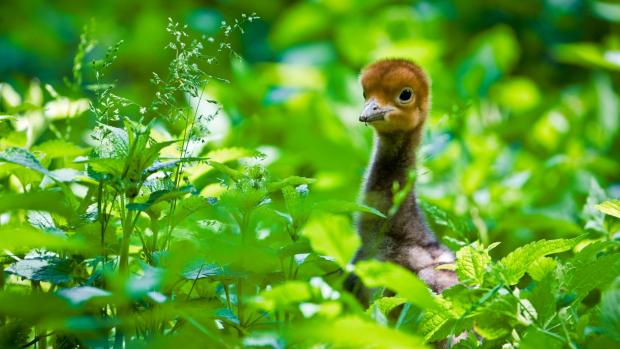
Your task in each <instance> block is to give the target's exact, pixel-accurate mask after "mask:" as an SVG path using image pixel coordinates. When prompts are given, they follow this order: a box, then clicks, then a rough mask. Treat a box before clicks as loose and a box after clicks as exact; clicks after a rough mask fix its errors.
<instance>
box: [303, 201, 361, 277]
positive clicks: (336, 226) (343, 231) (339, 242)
mask: <svg viewBox="0 0 620 349" xmlns="http://www.w3.org/2000/svg"><path fill="white" fill-rule="evenodd" d="M302 234H303V235H304V236H306V237H307V238H308V239H309V240H310V245H312V248H313V249H314V250H315V251H317V252H319V253H323V254H325V255H328V256H330V257H333V258H334V259H335V260H336V263H338V265H340V266H341V267H343V268H344V267H346V266H347V265H348V264H349V262H350V261H351V259H352V258H353V255H354V254H355V252H356V251H357V249H358V247H359V246H360V238H359V236H358V235H357V233H356V232H355V231H354V230H353V228H352V227H351V223H350V222H349V220H348V219H347V218H346V217H344V216H338V215H333V214H326V213H324V214H317V215H314V216H312V217H311V218H310V220H309V221H308V223H307V224H306V226H305V227H304V228H303V230H302Z"/></svg>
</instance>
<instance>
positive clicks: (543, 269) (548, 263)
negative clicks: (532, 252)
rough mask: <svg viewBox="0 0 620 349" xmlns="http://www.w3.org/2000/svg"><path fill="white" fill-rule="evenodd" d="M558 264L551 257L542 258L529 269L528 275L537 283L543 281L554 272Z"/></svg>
mask: <svg viewBox="0 0 620 349" xmlns="http://www.w3.org/2000/svg"><path fill="white" fill-rule="evenodd" d="M557 265H558V263H557V262H556V261H555V260H554V259H553V258H550V257H540V258H538V259H537V260H535V261H534V262H533V263H532V264H530V266H529V267H528V268H527V273H528V274H530V276H531V277H532V279H534V280H536V281H540V280H542V279H543V278H544V277H545V276H546V275H547V274H549V273H551V272H553V271H554V270H555V267H557Z"/></svg>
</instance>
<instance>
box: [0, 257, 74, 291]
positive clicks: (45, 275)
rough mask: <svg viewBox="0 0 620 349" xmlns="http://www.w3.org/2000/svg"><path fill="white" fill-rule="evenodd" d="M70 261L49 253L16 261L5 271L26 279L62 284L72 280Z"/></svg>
mask: <svg viewBox="0 0 620 349" xmlns="http://www.w3.org/2000/svg"><path fill="white" fill-rule="evenodd" d="M27 257H28V256H27ZM72 263H73V262H72V261H71V260H65V259H60V258H58V257H54V256H50V255H38V256H32V257H28V258H25V259H22V260H20V261H17V262H15V263H13V264H11V265H10V266H9V267H8V268H6V269H5V271H6V272H8V273H11V274H15V275H17V276H20V277H23V278H25V279H28V280H33V281H47V282H51V283H53V284H62V283H67V282H70V281H71V280H73V277H72V276H71V272H72V270H73V264H72Z"/></svg>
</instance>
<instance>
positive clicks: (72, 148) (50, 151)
mask: <svg viewBox="0 0 620 349" xmlns="http://www.w3.org/2000/svg"><path fill="white" fill-rule="evenodd" d="M30 149H31V150H32V151H33V152H41V153H43V154H44V155H45V158H50V159H54V158H61V157H67V158H75V157H76V156H80V155H84V154H86V152H87V151H88V149H86V148H82V147H80V146H77V145H75V144H74V143H71V142H68V141H65V140H62V139H54V140H50V141H47V142H44V143H41V144H39V145H35V146H33V147H32V148H30Z"/></svg>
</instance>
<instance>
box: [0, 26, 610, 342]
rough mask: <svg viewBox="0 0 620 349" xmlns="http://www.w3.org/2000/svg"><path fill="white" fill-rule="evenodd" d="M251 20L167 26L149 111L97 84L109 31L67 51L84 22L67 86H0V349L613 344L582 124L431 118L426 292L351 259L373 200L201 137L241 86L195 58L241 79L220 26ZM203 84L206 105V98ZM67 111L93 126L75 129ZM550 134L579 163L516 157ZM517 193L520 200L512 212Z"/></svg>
mask: <svg viewBox="0 0 620 349" xmlns="http://www.w3.org/2000/svg"><path fill="white" fill-rule="evenodd" d="M255 19H256V17H255V16H254V15H250V16H246V15H244V16H243V17H242V18H240V19H239V20H238V21H233V22H232V23H230V24H229V23H224V24H223V27H222V30H223V36H222V39H221V41H220V40H219V39H218V40H214V39H212V38H206V39H205V40H198V39H192V38H191V37H190V35H189V34H188V33H187V30H186V28H185V27H183V26H181V25H179V24H178V23H176V22H174V21H172V20H170V22H169V25H168V28H167V31H168V33H169V34H170V43H169V44H168V46H167V47H166V49H167V50H168V52H171V53H172V60H171V62H170V65H169V69H168V71H167V72H157V73H154V74H153V79H152V83H153V86H154V90H155V93H154V95H153V98H152V101H151V102H150V103H149V104H146V105H140V104H138V103H136V102H134V101H132V100H129V99H126V98H124V97H122V96H119V95H117V94H116V92H115V81H114V80H112V79H110V78H108V76H109V71H110V69H112V68H111V67H113V63H114V61H115V59H116V57H117V55H119V54H122V47H123V46H122V43H119V44H118V45H114V46H112V47H110V48H109V49H108V50H107V52H106V54H105V56H104V57H101V58H100V59H98V60H95V61H92V62H87V61H84V62H83V60H84V57H85V56H87V55H88V54H89V52H91V50H92V49H93V48H94V47H95V43H94V41H93V38H92V36H91V34H90V33H89V31H88V30H87V31H85V33H84V34H83V36H82V38H81V44H80V46H79V49H78V54H77V55H76V59H75V64H74V71H73V73H74V74H73V76H72V77H71V78H70V79H67V82H66V85H65V86H56V87H52V86H49V85H46V84H43V86H42V84H41V83H40V82H38V81H33V82H32V84H31V85H30V87H29V88H28V89H27V90H25V91H24V92H23V93H18V92H16V91H15V90H14V89H13V87H12V86H10V85H9V84H2V85H0V92H1V97H2V104H1V108H2V109H0V111H1V114H2V115H0V135H1V137H2V138H1V140H0V188H1V190H2V191H1V195H0V213H1V214H2V215H1V216H0V248H1V249H2V256H1V259H0V265H1V266H2V268H3V270H4V278H3V279H2V281H1V287H2V292H0V324H1V325H2V327H1V328H0V346H2V347H6V348H18V347H28V346H35V345H36V346H37V347H40V348H45V347H53V348H78V347H98V348H112V347H114V348H122V347H130V348H170V347H172V346H175V347H179V348H181V347H182V348H193V347H196V348H206V347H209V348H219V347H222V348H234V347H257V348H258V347H261V348H262V347H272V348H284V347H287V348H289V347H290V348H307V347H315V348H322V347H327V348H331V347H335V348H340V347H345V348H362V347H372V348H417V347H420V348H422V347H429V346H430V344H428V343H430V342H434V341H439V340H443V339H446V340H447V341H448V345H453V346H454V347H458V348H479V347H482V348H500V347H501V348H517V347H518V348H522V349H526V348H564V347H567V348H611V347H615V346H618V345H619V343H620V280H615V279H616V278H617V276H618V275H619V274H620V248H619V245H618V241H617V232H618V229H619V228H620V225H619V224H618V218H620V202H618V201H617V200H612V199H611V198H610V197H609V196H608V195H607V194H606V192H605V190H603V189H602V188H601V186H600V185H599V184H598V181H597V178H598V176H597V175H595V174H593V173H594V171H595V170H597V169H601V170H602V171H606V173H610V172H613V171H614V169H615V170H617V169H618V164H617V163H615V162H614V160H610V159H608V158H606V157H605V155H600V154H595V155H591V154H586V153H587V152H586V151H584V150H583V149H581V148H580V147H579V145H575V144H573V143H571V140H572V139H574V138H577V137H579V135H578V134H577V135H571V136H570V137H573V138H561V137H560V136H559V135H558V134H559V133H563V132H562V130H558V129H557V128H553V127H551V126H553V125H556V124H557V122H558V121H557V118H558V116H557V115H555V114H549V116H548V117H546V118H543V119H542V121H541V123H542V124H538V125H537V126H536V128H535V129H534V131H533V132H532V134H533V135H534V136H538V137H541V135H542V138H545V137H546V138H545V139H547V143H544V142H543V143H542V144H538V145H536V146H534V147H533V148H534V150H535V151H532V152H529V153H528V152H522V153H518V152H517V150H515V149H514V147H512V146H511V145H510V144H509V143H508V142H505V143H504V142H502V141H501V140H500V137H498V136H496V135H494V133H493V132H495V130H494V127H498V124H499V121H498V120H491V119H488V120H485V119H484V118H483V117H481V116H480V115H481V113H480V109H476V108H474V107H472V106H458V107H455V108H454V109H453V110H452V112H451V119H450V121H449V122H446V121H445V120H444V119H442V120H440V121H436V120H431V125H430V129H431V131H429V133H428V135H427V136H428V137H427V139H426V140H425V142H426V143H425V146H424V148H423V149H422V155H421V157H423V158H424V157H426V158H425V159H424V160H423V161H422V164H423V167H422V169H421V175H420V176H418V177H420V178H419V182H420V183H421V184H420V185H419V190H420V191H421V194H422V195H421V196H422V206H423V207H424V209H425V211H426V214H427V216H428V219H429V221H430V222H431V224H432V225H433V228H434V229H435V230H436V231H438V232H439V233H440V234H441V235H442V236H444V240H445V241H446V242H447V243H449V244H450V245H451V247H453V248H454V249H455V250H456V251H458V252H457V262H456V263H455V265H453V266H451V267H452V268H454V270H456V273H457V275H458V276H459V280H460V281H461V284H460V285H457V286H455V287H452V288H450V289H448V290H446V291H445V292H444V293H443V294H441V295H435V294H432V293H431V292H430V291H429V290H428V289H427V288H426V286H425V285H424V284H423V283H422V282H421V281H419V280H418V279H417V278H416V276H415V275H414V274H411V273H410V272H408V271H406V270H404V269H402V268H400V267H398V266H396V265H393V264H389V263H384V262H380V261H365V262H360V263H358V264H356V265H355V266H353V265H350V264H349V263H350V260H351V259H352V256H353V254H354V253H355V251H356V249H357V248H358V246H359V244H360V240H359V238H358V237H357V234H356V233H355V231H354V228H353V226H352V224H351V217H352V216H353V215H354V214H355V213H356V212H359V211H367V212H371V213H373V214H377V215H380V216H382V215H383V213H381V212H377V211H376V210H374V209H373V208H371V207H365V206H362V205H359V204H357V203H355V202H354V201H353V200H342V199H338V198H337V197H333V198H330V197H326V196H325V195H321V196H318V197H317V196H315V195H314V189H313V187H314V186H315V185H325V183H326V181H325V179H324V178H323V179H321V178H319V179H318V182H317V181H316V180H315V179H313V178H307V177H304V176H296V173H288V174H287V175H290V176H288V177H285V176H283V177H276V176H275V175H272V174H270V171H269V168H268V166H267V165H265V158H266V157H267V155H266V154H263V153H261V152H259V151H258V150H256V149H249V148H246V147H243V146H242V145H241V144H240V146H235V144H234V142H233V144H229V146H225V147H219V146H217V145H211V144H209V139H210V138H209V137H210V136H211V133H210V131H209V126H210V122H211V120H213V119H214V118H217V117H222V116H218V114H219V113H220V111H221V110H222V109H224V110H226V109H227V108H230V107H231V106H228V107H227V105H226V103H227V102H228V101H231V102H230V103H233V102H232V99H231V98H230V96H231V95H233V94H235V93H238V94H242V92H239V91H237V90H236V88H237V86H236V85H235V82H234V81H232V82H231V83H230V84H228V85H227V84H226V83H227V81H226V79H223V78H220V77H218V76H213V75H211V74H209V73H207V72H206V71H207V70H208V69H206V67H208V66H209V65H211V64H216V63H217V62H218V60H221V59H222V57H224V59H232V60H233V65H234V66H235V67H237V68H236V69H237V73H236V74H237V75H236V76H235V78H239V79H242V80H243V79H245V80H246V81H247V80H248V79H250V80H251V79H252V74H253V73H252V72H249V70H248V69H249V68H247V67H246V66H244V63H243V61H242V60H240V58H239V57H237V55H236V54H235V53H234V51H233V49H232V46H231V44H230V43H229V42H228V41H226V40H227V38H228V37H229V35H230V34H231V33H233V32H234V31H243V29H242V28H243V25H244V23H246V22H251V21H253V20H255ZM503 30H505V28H499V29H497V30H494V31H490V32H489V33H488V34H487V37H486V38H485V40H481V41H480V43H478V44H477V45H480V46H484V45H487V43H488V42H489V41H490V42H493V41H492V40H493V39H494V38H495V39H497V38H500V37H502V35H507V34H505V32H503ZM497 40H500V39H497ZM500 41H501V40H500ZM500 46H501V45H500ZM475 49H476V46H474V48H473V50H474V51H475ZM479 49H480V50H483V48H479ZM474 54H475V52H474V53H472V55H474ZM466 63H467V62H465V63H464V64H466ZM82 65H84V67H82ZM83 72H86V73H83ZM83 74H84V75H85V76H83ZM597 79H599V80H597V81H602V82H601V84H603V87H601V88H605V86H607V85H605V84H606V83H607V82H606V80H605V78H601V77H600V76H599V77H597ZM518 83H519V82H515V84H518ZM213 84H219V85H218V86H219V87H218V89H219V91H220V92H219V94H220V95H221V96H222V101H221V104H220V102H218V101H215V100H212V99H211V97H210V96H211V94H207V93H205V91H206V90H207V89H208V87H209V86H210V85H213ZM517 87H518V86H517ZM607 88H610V87H607ZM57 91H65V92H62V93H63V94H61V93H60V92H57ZM498 93H500V95H501V93H502V92H501V91H500V92H498ZM566 93H567V94H568V97H566V98H569V99H570V98H573V97H575V96H574V95H572V94H571V91H568V92H566ZM312 101H313V99H312V98H310V99H309V101H308V100H304V101H302V102H301V103H310V102H312ZM239 103H241V102H239ZM567 103H569V102H567ZM205 106H209V107H205ZM552 113H553V112H552ZM491 114H492V113H489V115H491ZM318 117H320V116H317V118H318ZM560 117H561V116H560ZM80 118H88V119H89V120H91V121H92V122H90V123H89V125H90V128H89V129H88V130H87V137H85V138H86V139H81V140H76V139H75V137H74V136H72V134H74V133H75V130H74V129H73V124H74V122H75V120H77V119H80ZM264 122H265V123H267V125H269V123H270V121H269V120H265V121H264ZM292 122H295V121H292ZM585 122H586V121H584V123H585ZM544 123H547V124H544ZM560 124H561V122H560ZM550 125H551V126H550ZM298 126H299V125H298ZM341 126H342V125H341ZM556 126H557V125H556ZM465 127H467V129H468V130H469V132H468V133H465V132H463V133H458V134H459V136H458V137H454V138H452V139H450V140H446V138H445V137H442V135H445V134H450V133H452V134H455V133H456V132H457V131H456V130H460V129H461V128H465ZM549 127H551V131H550V128H549ZM82 131H84V130H82ZM258 131H260V130H257V132H258ZM244 132H248V131H247V130H246V131H244ZM292 132H299V131H292ZM332 132H336V133H337V132H339V131H338V130H332ZM537 132H538V133H537ZM549 132H552V133H553V132H555V133H554V134H547V133H549ZM506 138H510V135H508V136H506ZM304 140H305V141H306V144H304V146H305V147H315V146H316V147H317V149H321V148H320V145H315V144H313V143H311V140H309V139H308V138H304ZM560 141H562V142H565V144H566V145H567V147H568V148H569V149H570V150H569V152H572V156H583V158H584V161H580V162H579V164H576V163H575V160H573V159H571V156H567V155H558V156H555V157H554V156H551V157H549V158H545V159H542V160H541V159H537V158H536V156H535V155H534V154H535V153H536V150H540V149H538V148H537V147H541V148H546V149H547V150H549V149H555V147H556V146H557V144H556V143H557V142H560ZM554 142H555V143H554ZM603 143H605V141H601V144H600V146H601V147H607V148H606V149H608V150H609V149H612V148H610V145H609V142H607V143H606V144H603ZM601 154H604V152H603V151H602V152H601ZM324 156H328V155H327V154H325V155H324ZM291 157H292V155H291ZM615 161H617V159H615ZM584 164H585V165H584ZM491 165H493V166H494V168H495V169H496V171H495V172H494V173H490V172H489V170H488V168H489V167H490V166H491ZM429 171H430V172H432V173H437V175H435V177H433V175H432V174H431V175H429V174H428V172H429ZM276 172H278V173H280V174H281V173H283V172H286V171H285V170H283V169H282V168H279V169H277V171H276ZM457 173H458V174H457ZM358 179H359V176H358V177H356V178H355V179H353V178H349V180H350V181H351V184H350V185H351V186H356V185H357V182H355V180H358ZM545 181H554V186H555V187H558V186H562V183H563V182H569V183H577V184H575V186H576V187H577V188H578V189H577V190H576V192H578V195H581V199H580V200H581V205H579V206H578V205H576V204H575V203H576V202H580V200H574V199H572V198H571V197H570V195H564V196H563V197H561V198H559V199H558V202H559V203H556V202H552V203H550V204H549V203H548V202H547V199H548V198H547V196H549V197H553V198H555V196H553V194H552V193H548V192H546V190H547V189H545V188H546V185H547V184H546V183H545ZM327 182H329V181H327ZM395 190H398V188H395ZM522 191H523V192H529V193H530V194H528V195H527V196H524V195H523V194H522ZM586 193H587V195H586ZM523 202H526V203H525V204H523ZM520 205H525V206H527V207H528V208H529V210H527V212H525V213H523V212H521V213H519V212H517V210H516V207H519V206H520ZM525 221H527V223H528V224H531V226H527V227H526V228H529V229H530V230H526V229H524V228H522V227H520V225H523V224H524V222H525ZM532 231H533V232H539V231H546V232H547V233H546V234H544V237H546V239H539V238H533V237H532V235H531V233H532ZM528 234H530V235H528ZM509 236H512V237H509ZM511 239H512V240H511ZM505 241H508V242H506V243H504V242H505ZM515 241H516V242H515ZM523 241H526V242H528V243H522V242H523ZM500 242H502V244H504V245H506V244H507V247H505V246H502V244H500ZM498 250H499V251H501V252H500V253H497V251H498ZM349 273H355V274H357V275H358V276H359V277H360V278H361V279H362V280H363V282H364V283H365V284H366V285H367V286H369V287H373V288H376V289H377V292H375V298H374V300H373V302H372V304H371V305H370V307H368V308H367V309H366V308H364V307H362V306H361V305H360V304H359V303H358V302H357V301H356V300H355V299H354V298H353V297H352V296H351V295H350V294H348V293H347V292H346V291H344V290H343V287H342V284H343V281H344V279H345V278H346V277H347V275H348V274H349ZM384 290H390V291H393V292H394V293H395V296H384V295H383V291H384ZM386 294H387V292H386ZM463 332H466V334H467V335H466V337H465V338H464V339H462V340H461V341H460V342H458V343H457V344H455V343H452V339H453V337H454V336H456V335H459V334H461V333H463Z"/></svg>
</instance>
